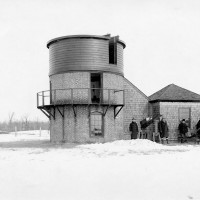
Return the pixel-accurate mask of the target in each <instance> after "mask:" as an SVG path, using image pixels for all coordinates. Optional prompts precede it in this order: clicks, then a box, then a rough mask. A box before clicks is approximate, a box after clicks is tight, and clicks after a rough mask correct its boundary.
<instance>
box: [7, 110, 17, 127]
mask: <svg viewBox="0 0 200 200" xmlns="http://www.w3.org/2000/svg"><path fill="white" fill-rule="evenodd" d="M14 115H15V113H14V112H10V113H9V114H8V130H9V131H12V130H13V118H14Z"/></svg>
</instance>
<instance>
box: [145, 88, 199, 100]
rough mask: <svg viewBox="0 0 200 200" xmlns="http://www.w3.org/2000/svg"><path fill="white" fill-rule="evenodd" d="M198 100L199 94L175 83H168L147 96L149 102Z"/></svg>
mask: <svg viewBox="0 0 200 200" xmlns="http://www.w3.org/2000/svg"><path fill="white" fill-rule="evenodd" d="M158 101H168V102H169V101H171V102H200V95H199V94H196V93H194V92H191V91H189V90H186V89H184V88H181V87H179V86H177V85H175V84H170V85H168V86H166V87H164V88H163V89H161V90H159V91H158V92H156V93H154V94H152V95H151V96H149V102H158Z"/></svg>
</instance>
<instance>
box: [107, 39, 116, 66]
mask: <svg viewBox="0 0 200 200" xmlns="http://www.w3.org/2000/svg"><path fill="white" fill-rule="evenodd" d="M109 64H117V42H116V39H115V38H112V39H110V41H109Z"/></svg>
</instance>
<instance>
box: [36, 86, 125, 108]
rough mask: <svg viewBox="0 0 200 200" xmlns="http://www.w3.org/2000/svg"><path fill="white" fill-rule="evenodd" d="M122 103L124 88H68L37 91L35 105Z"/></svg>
mask: <svg viewBox="0 0 200 200" xmlns="http://www.w3.org/2000/svg"><path fill="white" fill-rule="evenodd" d="M91 104H94V105H95V104H100V105H121V106H123V105H124V90H117V89H102V88H69V89H55V90H46V91H42V92H38V93H37V107H38V108H41V107H45V106H51V105H52V106H55V105H91Z"/></svg>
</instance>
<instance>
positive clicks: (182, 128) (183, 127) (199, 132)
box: [178, 119, 200, 143]
mask: <svg viewBox="0 0 200 200" xmlns="http://www.w3.org/2000/svg"><path fill="white" fill-rule="evenodd" d="M178 130H179V137H180V141H181V143H183V142H187V136H186V134H187V133H188V125H187V123H186V120H185V119H182V120H181V122H180V124H179V126H178ZM190 137H197V138H198V139H200V120H199V121H198V122H197V124H196V134H193V135H191V136H190Z"/></svg>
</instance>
